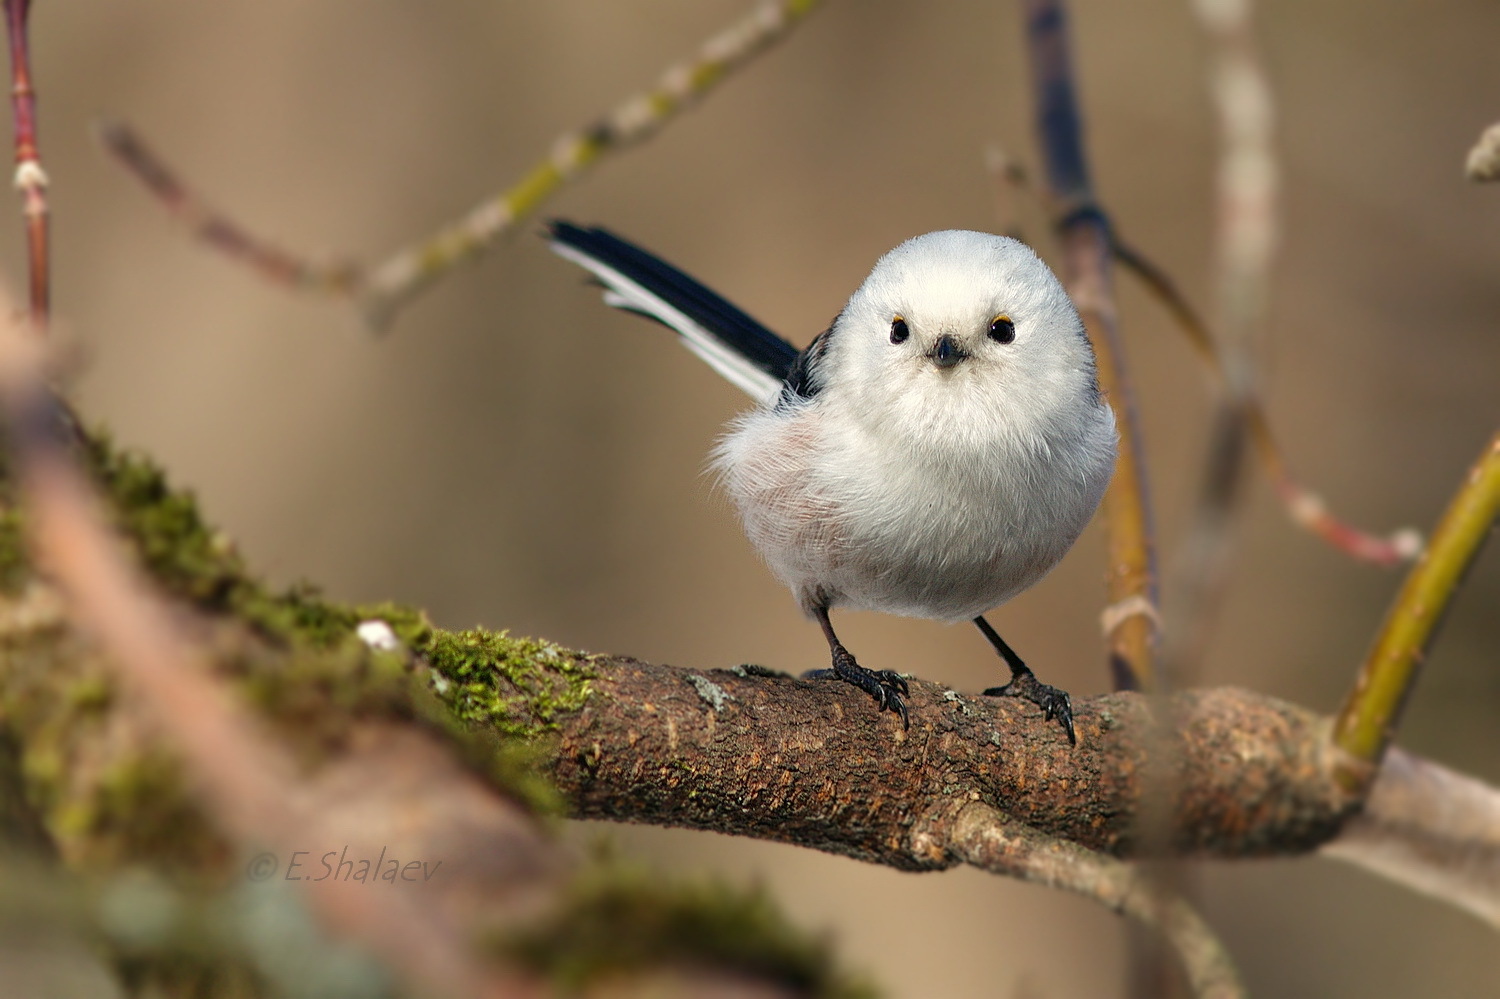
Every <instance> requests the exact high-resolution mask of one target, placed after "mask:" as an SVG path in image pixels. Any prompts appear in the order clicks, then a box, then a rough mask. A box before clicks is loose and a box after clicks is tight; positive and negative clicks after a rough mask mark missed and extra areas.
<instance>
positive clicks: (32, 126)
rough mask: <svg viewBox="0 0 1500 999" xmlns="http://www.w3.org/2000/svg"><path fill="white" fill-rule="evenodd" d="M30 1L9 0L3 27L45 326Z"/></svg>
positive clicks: (43, 195)
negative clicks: (7, 40)
mask: <svg viewBox="0 0 1500 999" xmlns="http://www.w3.org/2000/svg"><path fill="white" fill-rule="evenodd" d="M30 13H31V0H5V27H6V32H7V35H8V37H9V38H10V72H11V90H10V105H11V114H12V115H13V117H14V131H15V146H16V174H15V186H16V190H18V191H20V192H21V214H22V216H24V217H25V219H26V250H27V260H28V263H29V270H30V275H31V280H30V283H29V286H30V292H31V294H30V308H31V320H32V323H33V327H34V328H35V329H37V330H45V329H46V327H47V321H48V319H49V317H50V315H51V311H52V305H51V276H50V271H49V253H48V246H47V222H48V209H47V174H46V172H45V171H44V170H43V169H42V161H41V153H40V152H39V151H38V148H37V138H36V90H35V88H34V87H33V86H32V83H31V46H30V44H29V43H28V41H27V35H26V19H27V15H28V14H30Z"/></svg>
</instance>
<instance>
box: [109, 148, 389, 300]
mask: <svg viewBox="0 0 1500 999" xmlns="http://www.w3.org/2000/svg"><path fill="white" fill-rule="evenodd" d="M96 132H97V135H98V137H99V141H100V142H101V143H102V144H103V145H104V148H105V149H106V150H108V151H109V152H110V153H111V154H113V156H114V157H115V159H116V160H118V161H119V163H120V164H121V165H122V166H124V167H125V169H127V170H129V171H130V172H131V173H132V174H133V175H134V176H135V177H136V179H137V180H139V181H140V182H141V183H142V184H144V185H146V188H147V189H148V190H149V191H150V192H151V193H152V194H154V195H156V197H157V199H158V200H159V201H161V203H162V204H163V205H164V206H165V207H166V208H167V210H168V211H170V212H171V213H172V214H173V215H174V216H176V217H177V219H178V220H179V221H181V222H182V224H183V225H185V226H187V228H188V230H189V231H190V232H191V233H192V234H193V235H194V236H195V237H197V238H198V239H201V240H203V241H204V242H205V243H207V244H208V245H209V246H212V247H213V248H214V249H216V250H219V251H220V252H221V253H223V254H225V255H226V256H228V257H229V258H230V259H232V260H237V261H239V262H240V263H242V264H245V265H246V266H247V267H249V268H250V269H251V270H253V271H256V272H257V273H259V274H260V276H261V277H263V278H265V279H266V280H268V281H270V282H271V283H273V284H279V285H283V286H286V287H291V288H299V289H308V290H311V291H321V292H326V293H329V294H335V295H350V294H352V293H353V292H355V291H356V290H357V289H358V287H359V284H360V280H361V277H360V269H359V268H358V267H357V266H356V265H354V264H351V263H347V262H342V263H333V264H315V263H312V262H310V261H307V260H303V259H301V258H300V257H297V256H295V255H293V254H291V253H289V252H287V251H286V250H283V249H281V248H280V247H277V246H273V245H271V244H270V243H269V242H267V241H266V240H264V239H262V238H261V237H259V236H256V235H255V234H254V233H252V232H250V231H249V230H248V229H246V228H245V227H244V226H242V225H240V224H239V223H238V222H236V221H235V220H233V219H231V218H230V217H229V216H227V215H225V214H224V213H223V212H221V211H219V210H218V209H216V208H214V207H212V206H211V205H209V204H208V203H207V202H205V201H204V200H203V199H202V198H200V197H198V195H197V194H195V193H194V192H193V191H192V190H191V189H189V188H188V187H187V186H186V185H185V184H183V183H182V181H180V180H179V179H178V178H177V175H176V174H175V173H174V172H173V171H172V169H171V168H170V167H168V166H167V165H166V163H165V162H164V161H163V160H162V159H161V157H159V156H157V155H156V153H155V152H154V151H153V150H152V149H151V147H150V146H148V145H146V143H145V142H144V141H143V140H142V139H141V137H140V136H138V135H137V134H136V133H135V132H134V130H132V129H131V128H130V126H128V125H125V124H122V123H120V122H110V121H104V122H100V123H99V124H98V125H97V127H96Z"/></svg>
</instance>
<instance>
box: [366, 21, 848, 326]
mask: <svg viewBox="0 0 1500 999" xmlns="http://www.w3.org/2000/svg"><path fill="white" fill-rule="evenodd" d="M820 2H821V0H762V2H760V3H757V4H756V6H755V9H754V10H752V11H751V12H750V13H749V14H748V15H747V16H746V17H745V18H744V19H743V20H740V21H738V22H736V23H735V24H732V25H730V26H729V27H728V28H726V29H725V30H723V31H721V32H719V33H718V34H716V35H714V36H713V37H712V38H710V39H709V40H708V41H707V42H705V43H704V44H703V47H702V48H701V49H699V51H698V54H697V55H696V56H695V57H694V58H693V59H691V60H689V61H688V62H686V63H683V64H681V65H677V66H673V67H672V68H670V69H668V70H667V71H666V72H665V73H663V74H662V75H661V77H660V79H658V80H657V81H656V86H654V87H653V88H652V89H651V90H649V91H647V92H646V93H643V94H638V95H636V96H635V97H632V98H630V99H629V100H627V101H625V102H624V103H623V104H621V105H619V106H618V107H616V108H615V109H614V110H613V111H611V112H609V113H608V114H606V115H605V116H604V117H602V118H600V119H599V120H598V121H596V122H594V123H593V124H592V125H589V126H588V127H587V128H584V129H581V130H579V131H577V132H571V133H569V134H567V135H564V136H563V137H561V138H560V139H558V140H557V142H556V143H555V144H554V145H553V147H552V153H551V155H549V156H548V157H547V159H545V160H544V161H542V162H541V163H539V164H537V165H536V166H535V167H533V168H532V169H531V171H530V172H529V173H528V174H526V176H525V177H523V178H522V179H521V181H520V182H519V183H517V184H516V185H515V186H514V187H512V188H511V189H510V190H508V191H506V192H505V193H504V194H501V195H500V196H499V197H496V198H492V199H490V200H489V201H486V202H484V203H483V204H481V205H479V206H478V207H476V208H475V209H474V210H472V211H471V212H469V214H467V215H465V216H464V217H463V218H462V219H459V220H458V221H457V222H454V223H453V224H452V225H449V226H447V227H446V228H444V229H442V230H441V231H439V232H438V233H436V234H435V235H433V236H431V237H429V238H427V239H424V240H422V241H421V242H419V243H418V244H416V245H415V246H413V247H411V248H410V249H405V250H401V251H399V252H398V253H396V254H395V255H394V256H392V257H391V258H390V259H388V260H386V261H385V262H384V263H381V264H378V265H376V266H375V267H372V268H371V269H370V273H369V276H368V278H367V280H366V281H365V284H364V287H363V289H362V291H361V295H360V299H361V307H362V310H363V312H364V315H365V318H366V320H367V321H368V322H369V324H370V325H371V326H372V327H374V328H375V329H377V330H378V329H383V328H385V327H386V326H387V325H389V323H390V321H391V319H392V317H393V316H394V315H395V313H396V312H397V310H399V309H400V308H401V306H402V305H404V304H405V303H406V302H408V301H409V300H411V299H412V298H413V297H415V296H416V295H417V294H418V293H420V292H421V291H422V290H423V289H424V288H426V287H427V286H428V285H430V284H432V282H434V281H436V280H437V279H438V278H439V277H442V276H443V275H445V274H447V273H448V272H449V271H451V270H452V269H453V268H454V267H455V266H457V265H458V264H461V263H464V262H465V261H468V260H470V259H472V258H474V257H477V256H478V255H480V254H481V253H483V252H485V251H486V250H488V249H489V248H490V247H491V246H493V245H494V243H495V241H496V240H497V239H498V238H499V237H500V236H501V235H503V234H504V233H505V232H507V231H509V230H510V229H511V228H513V227H514V226H515V224H516V222H518V221H519V220H521V219H523V218H526V217H527V216H529V215H531V214H532V213H534V212H535V211H536V210H537V208H538V207H540V206H541V204H542V203H543V202H544V201H545V200H546V199H547V198H549V197H551V195H552V194H553V193H554V192H556V191H557V190H558V189H559V188H560V187H562V185H563V184H564V183H566V182H567V181H569V180H572V179H573V178H575V177H577V176H578V175H579V174H581V173H582V172H583V171H585V170H587V169H588V168H589V167H591V166H593V165H594V163H595V162H597V161H598V160H599V158H600V157H602V156H604V155H605V154H607V153H610V152H615V151H618V150H621V149H625V148H628V147H629V146H633V145H635V144H636V143H638V142H641V141H643V140H645V139H648V138H650V137H651V136H652V135H655V134H656V132H657V131H659V130H660V129H661V127H662V126H663V125H665V124H666V123H667V122H668V121H670V120H671V119H672V118H674V117H675V116H676V115H677V114H678V113H680V112H682V111H684V110H686V109H688V108H690V107H692V106H693V105H694V104H696V103H697V102H698V101H700V100H702V99H703V98H704V97H705V96H707V95H708V94H709V93H710V92H711V91H712V90H713V89H714V88H715V87H716V86H717V85H718V84H719V83H721V82H723V81H724V80H725V79H727V78H728V77H729V75H730V74H731V73H732V72H733V71H734V70H736V69H739V68H741V67H742V66H744V65H745V64H746V63H748V62H750V61H751V60H752V59H754V58H755V56H757V55H759V54H760V53H762V52H764V51H765V50H766V49H768V48H770V47H771V46H772V45H773V44H775V43H776V42H778V41H780V40H781V39H782V38H785V37H786V35H787V33H788V32H790V31H791V30H792V28H794V27H796V25H797V24H798V23H799V22H800V21H801V20H802V19H803V18H804V17H806V16H807V15H808V14H810V13H812V11H814V10H815V9H817V7H818V5H819V3H820Z"/></svg>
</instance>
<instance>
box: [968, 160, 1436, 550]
mask: <svg viewBox="0 0 1500 999" xmlns="http://www.w3.org/2000/svg"><path fill="white" fill-rule="evenodd" d="M985 165H986V169H987V170H988V171H989V173H990V176H991V177H992V178H993V179H994V181H995V188H996V203H997V216H998V217H999V219H1000V224H1001V228H1002V229H1004V230H1005V231H1007V232H1010V231H1011V227H1012V226H1013V224H1014V223H1013V212H1012V211H1010V206H1009V198H1008V195H1009V191H1010V190H1018V191H1023V192H1026V193H1028V194H1030V195H1031V196H1032V197H1033V198H1034V199H1035V201H1036V203H1037V204H1038V206H1039V207H1041V209H1042V210H1043V211H1044V212H1048V213H1052V211H1053V210H1052V208H1051V206H1050V205H1049V204H1047V203H1046V200H1045V198H1044V197H1043V196H1042V194H1041V192H1039V191H1038V190H1037V189H1036V187H1035V185H1033V184H1032V183H1031V178H1030V177H1029V176H1028V175H1027V173H1026V170H1025V168H1023V167H1022V166H1021V165H1020V164H1019V163H1018V162H1016V161H1015V160H1013V159H1011V158H1009V157H1007V156H1005V155H1004V153H1003V152H1001V151H999V150H998V149H997V148H994V147H992V148H991V149H990V150H989V151H987V154H986V157H985ZM1109 235H1110V253H1111V254H1112V255H1113V257H1114V259H1115V262H1116V263H1118V264H1119V265H1120V266H1121V267H1123V268H1124V269H1125V270H1126V271H1127V272H1128V273H1130V274H1132V275H1134V276H1135V278H1136V279H1137V280H1138V281H1140V282H1141V283H1142V284H1144V285H1145V286H1146V290H1147V291H1149V292H1150V293H1151V294H1152V296H1154V297H1155V298H1156V300H1157V301H1158V302H1160V303H1161V305H1162V306H1163V307H1164V308H1165V309H1166V310H1167V312H1168V313H1169V314H1170V315H1171V316H1172V318H1173V319H1174V320H1176V322H1177V325H1178V328H1179V329H1180V330H1181V331H1182V333H1183V335H1184V336H1186V337H1187V340H1188V343H1189V344H1190V345H1191V346H1192V347H1193V348H1194V350H1195V351H1196V352H1197V354H1198V356H1199V358H1200V359H1202V361H1203V362H1204V363H1205V364H1206V365H1207V366H1208V370H1209V373H1210V374H1212V375H1213V376H1214V377H1215V378H1218V379H1219V380H1220V383H1221V384H1222V381H1223V379H1224V361H1223V358H1221V357H1220V356H1219V352H1218V347H1217V344H1216V341H1215V338H1214V336H1213V334H1212V332H1210V330H1209V328H1208V323H1207V322H1205V321H1204V319H1203V317H1202V316H1200V315H1199V314H1198V311H1197V310H1196V309H1195V308H1193V306H1192V303H1190V302H1189V301H1188V300H1187V296H1186V295H1184V294H1183V293H1182V290H1181V289H1180V288H1178V287H1177V284H1176V282H1174V281H1173V280H1172V279H1171V278H1170V277H1169V276H1168V275H1167V272H1166V271H1165V270H1163V269H1162V268H1161V266H1160V265H1158V264H1156V263H1155V262H1154V261H1153V260H1151V258H1150V257H1147V256H1146V255H1145V253H1143V252H1142V251H1141V250H1140V249H1138V248H1137V247H1135V246H1134V245H1133V244H1131V243H1129V242H1127V241H1126V240H1125V238H1124V237H1123V236H1121V235H1120V232H1119V230H1118V229H1114V228H1111V230H1110V234H1109ZM1017 238H1019V236H1017ZM1245 415H1246V419H1247V420H1248V422H1249V430H1250V438H1251V441H1252V442H1253V443H1254V445H1255V450H1256V454H1257V455H1258V457H1259V458H1260V462H1261V466H1262V467H1263V468H1264V469H1265V472H1266V475H1267V476H1268V477H1269V478H1270V480H1271V487H1272V488H1273V489H1274V490H1275V491H1276V496H1277V498H1278V499H1279V500H1280V501H1281V504H1282V508H1283V509H1284V510H1286V512H1287V515H1288V516H1289V517H1291V519H1292V522H1293V523H1295V524H1296V525H1297V526H1298V527H1301V528H1302V529H1303V530H1305V531H1308V532H1309V533H1311V534H1313V535H1315V536H1317V537H1318V538H1319V539H1320V540H1322V541H1323V542H1324V543H1325V544H1327V545H1328V546H1330V547H1331V548H1334V549H1335V550H1337V551H1340V552H1343V553H1344V554H1345V555H1348V556H1349V557H1350V558H1353V559H1356V560H1358V561H1361V562H1371V563H1373V564H1375V565H1381V566H1393V565H1399V564H1400V563H1402V562H1407V561H1410V560H1411V559H1413V558H1416V557H1417V555H1418V553H1420V552H1421V550H1422V536H1421V534H1420V533H1419V532H1418V531H1416V530H1415V529H1413V528H1410V527H1404V528H1400V529H1399V530H1396V531H1392V532H1391V533H1390V534H1389V535H1386V536H1384V537H1382V536H1380V535H1377V534H1373V533H1371V532H1369V531H1366V530H1363V529H1362V528H1359V527H1356V526H1354V525H1353V524H1351V523H1349V522H1348V521H1346V520H1343V519H1341V518H1339V517H1338V516H1337V515H1335V514H1334V513H1332V512H1330V511H1329V509H1328V506H1327V504H1326V503H1324V501H1323V499H1322V497H1320V496H1319V495H1318V494H1317V493H1316V492H1314V491H1313V490H1311V489H1309V488H1308V487H1307V486H1306V485H1304V484H1303V483H1302V482H1301V481H1300V480H1299V479H1298V478H1297V477H1296V475H1295V474H1294V473H1293V472H1292V469H1291V465H1290V463H1289V462H1288V461H1287V458H1286V454H1285V452H1284V451H1283V450H1282V448H1281V444H1280V443H1279V442H1278V441H1277V439H1276V435H1275V433H1274V432H1273V431H1272V429H1271V421H1270V418H1269V417H1268V416H1267V415H1266V410H1265V407H1264V406H1262V405H1261V402H1260V398H1259V397H1258V396H1257V395H1255V394H1254V393H1252V394H1251V396H1250V398H1249V400H1248V401H1247V409H1246V414H1245Z"/></svg>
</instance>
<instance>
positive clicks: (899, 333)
mask: <svg viewBox="0 0 1500 999" xmlns="http://www.w3.org/2000/svg"><path fill="white" fill-rule="evenodd" d="M909 336H911V330H909V329H907V328H906V320H905V319H902V318H901V317H900V316H897V317H896V318H895V319H892V320H891V343H905V342H906V338H907V337H909Z"/></svg>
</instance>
